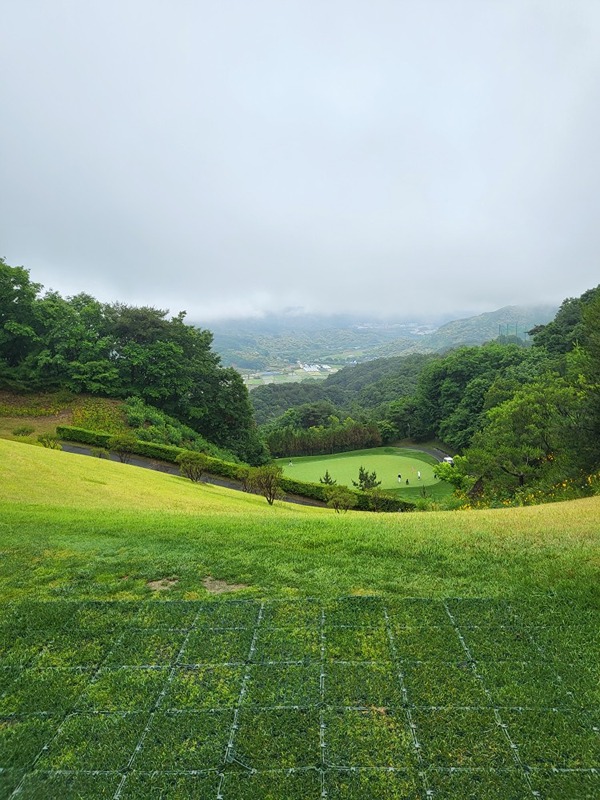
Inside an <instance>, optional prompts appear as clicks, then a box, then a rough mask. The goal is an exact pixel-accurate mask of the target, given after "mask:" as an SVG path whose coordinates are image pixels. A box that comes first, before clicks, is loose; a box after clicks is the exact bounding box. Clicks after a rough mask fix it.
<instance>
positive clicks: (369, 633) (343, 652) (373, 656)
mask: <svg viewBox="0 0 600 800" xmlns="http://www.w3.org/2000/svg"><path fill="white" fill-rule="evenodd" d="M325 656H326V658H327V660H329V661H391V659H392V650H391V647H390V640H389V637H388V634H387V631H386V629H385V628H384V627H375V628H367V627H362V628H358V627H357V628H330V629H329V630H328V631H327V635H326V637H325Z"/></svg>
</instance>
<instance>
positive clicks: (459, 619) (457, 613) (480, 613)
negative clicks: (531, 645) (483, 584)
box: [447, 598, 522, 628]
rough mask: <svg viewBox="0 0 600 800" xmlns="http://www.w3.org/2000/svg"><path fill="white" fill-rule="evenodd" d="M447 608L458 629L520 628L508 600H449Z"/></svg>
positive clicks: (516, 616)
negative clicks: (482, 627)
mask: <svg viewBox="0 0 600 800" xmlns="http://www.w3.org/2000/svg"><path fill="white" fill-rule="evenodd" d="M447 606H448V609H449V611H450V613H451V614H452V616H453V618H454V620H455V622H456V624H457V626H458V627H459V628H462V627H463V626H465V627H472V626H488V625H489V626H492V627H509V628H511V627H522V623H521V622H520V618H519V616H518V614H515V612H514V610H513V608H512V606H511V604H510V602H509V601H508V600H491V599H489V598H466V599H460V600H457V599H451V600H448V601H447Z"/></svg>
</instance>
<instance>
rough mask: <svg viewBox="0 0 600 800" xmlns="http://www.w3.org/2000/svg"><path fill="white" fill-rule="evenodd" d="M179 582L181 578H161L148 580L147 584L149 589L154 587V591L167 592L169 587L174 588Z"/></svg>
mask: <svg viewBox="0 0 600 800" xmlns="http://www.w3.org/2000/svg"><path fill="white" fill-rule="evenodd" d="M178 583H179V578H175V577H171V578H159V580H156V581H148V583H147V584H146V586H147V587H148V588H149V589H152V591H153V592H165V591H167V590H168V589H172V588H173V587H174V586H177V584H178Z"/></svg>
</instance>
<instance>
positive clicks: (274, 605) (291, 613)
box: [261, 600, 321, 628]
mask: <svg viewBox="0 0 600 800" xmlns="http://www.w3.org/2000/svg"><path fill="white" fill-rule="evenodd" d="M320 624H321V603H319V602H318V601H316V600H281V601H279V600H277V601H275V600H274V601H271V602H268V603H266V604H265V607H264V610H263V615H262V622H261V626H262V627H265V628H298V627H302V628H319V626H320Z"/></svg>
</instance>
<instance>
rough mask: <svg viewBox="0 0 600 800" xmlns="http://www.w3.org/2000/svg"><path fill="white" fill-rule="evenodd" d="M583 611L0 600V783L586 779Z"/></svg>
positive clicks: (412, 603)
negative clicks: (3, 604) (23, 601)
mask: <svg viewBox="0 0 600 800" xmlns="http://www.w3.org/2000/svg"><path fill="white" fill-rule="evenodd" d="M599 622H600V613H599V612H598V611H596V610H594V609H589V610H587V611H585V612H584V613H582V612H581V610H580V609H574V608H571V607H570V606H569V605H568V604H567V603H560V602H558V601H549V602H544V601H539V600H536V601H530V602H523V603H517V602H514V601H513V602H508V601H497V600H459V599H451V600H447V601H441V600H424V599H398V600H393V601H390V600H384V599H383V598H378V597H350V598H341V599H338V600H335V601H323V602H321V601H318V600H297V601H296V600H267V601H264V602H260V601H254V600H244V601H221V600H219V601H213V602H204V603H203V602H199V601H189V602H187V601H177V602H168V601H154V602H145V603H134V602H108V601H107V602H105V603H102V602H79V603H78V602H71V601H59V602H55V603H54V602H47V603H39V602H32V603H19V604H17V603H15V604H8V605H6V606H4V607H3V608H2V609H1V610H0V659H1V660H0V798H15V800H17V798H44V800H46V799H48V800H51V799H52V798H60V799H61V800H63V798H65V799H66V800H68V798H90V800H94V798H102V799H103V798H114V800H120V798H147V797H153V796H157V797H164V798H188V797H189V798H192V797H193V798H200V800H202V798H210V800H236V799H237V798H239V799H240V800H245V799H246V798H247V799H248V800H262V799H263V798H264V799H271V800H276V799H278V798H280V799H281V800H294V798H298V799H299V800H300V798H301V799H302V800H305V798H306V800H308V798H323V797H328V798H340V799H341V798H344V799H345V800H351V799H352V798H357V799H358V798H361V800H362V798H365V797H369V798H372V799H373V800H377V798H385V800H393V799H394V798H403V800H404V799H406V798H415V799H416V798H419V800H424V799H425V798H448V799H449V800H459V798H460V800H463V799H464V798H467V799H468V798H473V799H474V798H477V800H495V798H508V799H509V800H510V798H515V799H516V798H530V797H538V798H542V800H543V799H544V798H546V800H553V799H554V798H558V797H561V798H562V797H569V798H572V800H579V798H581V799H582V800H583V798H585V800H588V799H589V798H595V797H600V690H599V685H600V668H599V666H598V665H599V664H600V658H599V656H600V648H599V644H600V639H599V636H598V630H600V625H599V624H598V623H599Z"/></svg>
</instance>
